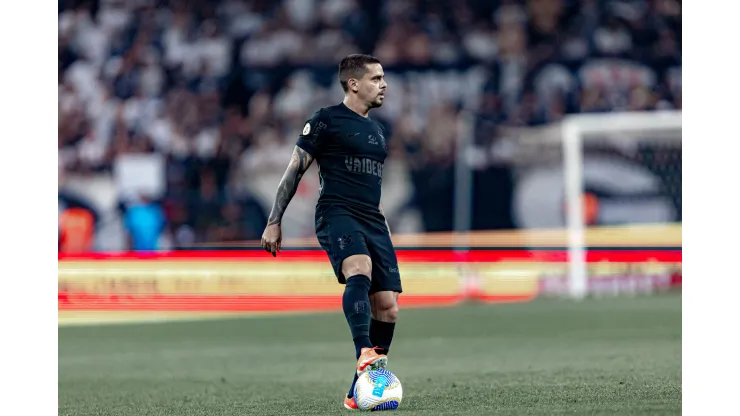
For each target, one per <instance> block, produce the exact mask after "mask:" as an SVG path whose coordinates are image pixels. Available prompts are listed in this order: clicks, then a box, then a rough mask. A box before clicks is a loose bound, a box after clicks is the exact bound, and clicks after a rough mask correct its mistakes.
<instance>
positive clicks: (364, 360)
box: [357, 347, 388, 375]
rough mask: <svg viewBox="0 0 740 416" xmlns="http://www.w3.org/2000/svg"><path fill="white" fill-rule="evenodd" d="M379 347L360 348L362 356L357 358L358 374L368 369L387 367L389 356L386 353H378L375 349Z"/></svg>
mask: <svg viewBox="0 0 740 416" xmlns="http://www.w3.org/2000/svg"><path fill="white" fill-rule="evenodd" d="M376 349H378V347H373V348H363V349H362V350H360V358H358V359H357V375H360V374H362V373H364V372H365V371H368V370H377V369H379V368H385V366H386V365H388V357H387V356H386V355H385V354H378V353H377V352H375V350H376Z"/></svg>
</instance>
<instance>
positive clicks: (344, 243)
mask: <svg viewBox="0 0 740 416" xmlns="http://www.w3.org/2000/svg"><path fill="white" fill-rule="evenodd" d="M337 242H338V243H339V249H340V250H344V249H345V248H347V247H350V246H352V236H351V235H349V234H345V235H343V236H341V237H339V238H337Z"/></svg>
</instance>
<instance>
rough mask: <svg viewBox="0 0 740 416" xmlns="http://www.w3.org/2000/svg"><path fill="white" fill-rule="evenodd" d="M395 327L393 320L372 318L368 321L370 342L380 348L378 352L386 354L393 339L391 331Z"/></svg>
mask: <svg viewBox="0 0 740 416" xmlns="http://www.w3.org/2000/svg"><path fill="white" fill-rule="evenodd" d="M395 329H396V323H395V322H383V321H376V320H375V319H372V320H371V321H370V342H372V343H373V345H374V346H376V347H379V348H381V349H379V350H377V351H378V354H386V355H387V354H388V350H390V348H391V341H393V331H394V330H395Z"/></svg>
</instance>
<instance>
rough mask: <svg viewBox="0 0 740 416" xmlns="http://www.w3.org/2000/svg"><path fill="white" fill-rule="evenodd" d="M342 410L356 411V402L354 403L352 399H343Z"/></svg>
mask: <svg viewBox="0 0 740 416" xmlns="http://www.w3.org/2000/svg"><path fill="white" fill-rule="evenodd" d="M344 408H345V409H347V410H357V409H358V408H357V402H356V401H355V398H354V397H345V398H344Z"/></svg>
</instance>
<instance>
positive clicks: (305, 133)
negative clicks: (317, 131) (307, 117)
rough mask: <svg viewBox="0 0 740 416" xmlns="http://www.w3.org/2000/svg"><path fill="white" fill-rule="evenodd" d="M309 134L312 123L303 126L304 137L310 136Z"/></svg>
mask: <svg viewBox="0 0 740 416" xmlns="http://www.w3.org/2000/svg"><path fill="white" fill-rule="evenodd" d="M308 133H311V123H306V125H305V126H303V135H304V136H308Z"/></svg>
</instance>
